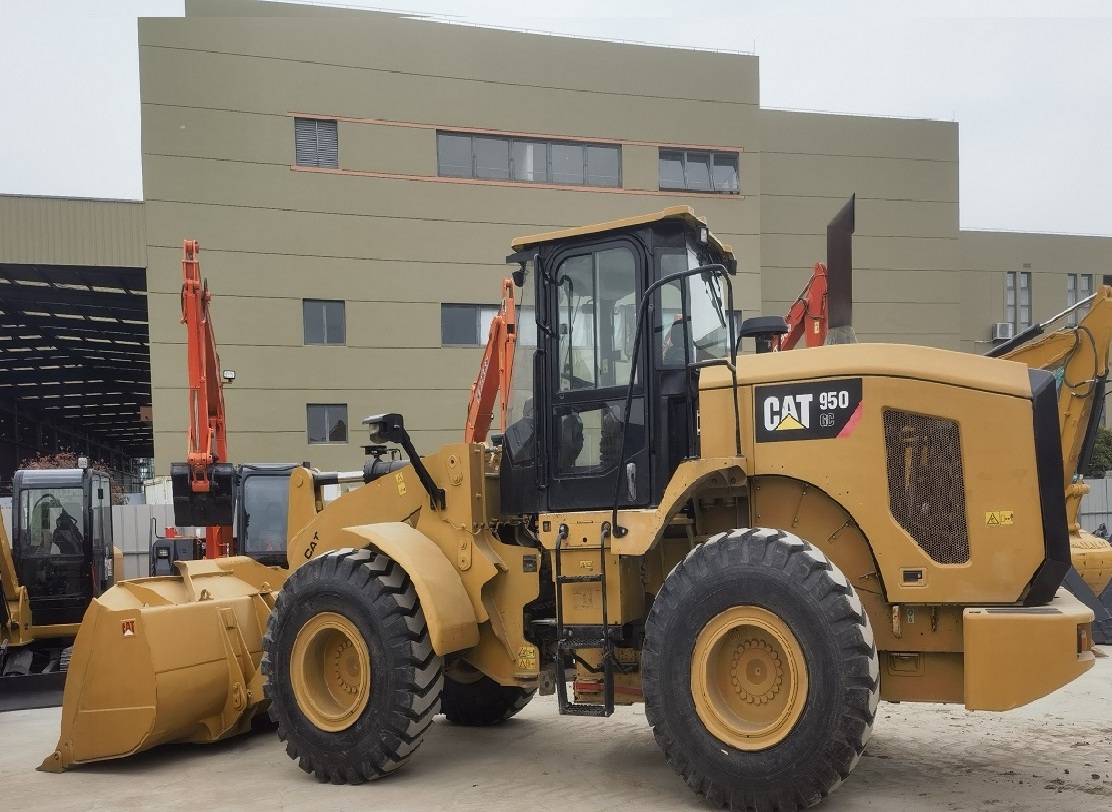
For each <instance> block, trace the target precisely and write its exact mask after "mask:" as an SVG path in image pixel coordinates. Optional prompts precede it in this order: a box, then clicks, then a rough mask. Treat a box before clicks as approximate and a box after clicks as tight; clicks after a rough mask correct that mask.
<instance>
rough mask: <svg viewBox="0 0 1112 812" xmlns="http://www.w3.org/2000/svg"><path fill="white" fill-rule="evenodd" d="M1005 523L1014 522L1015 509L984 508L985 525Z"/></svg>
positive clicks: (992, 525)
mask: <svg viewBox="0 0 1112 812" xmlns="http://www.w3.org/2000/svg"><path fill="white" fill-rule="evenodd" d="M1005 524H1015V511H1013V510H986V511H985V527H1000V526H1001V525H1005Z"/></svg>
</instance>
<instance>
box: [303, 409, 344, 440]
mask: <svg viewBox="0 0 1112 812" xmlns="http://www.w3.org/2000/svg"><path fill="white" fill-rule="evenodd" d="M305 422H306V424H307V425H308V428H309V442H310V443H346V442H347V439H348V407H347V404H346V403H309V404H307V405H306V406H305Z"/></svg>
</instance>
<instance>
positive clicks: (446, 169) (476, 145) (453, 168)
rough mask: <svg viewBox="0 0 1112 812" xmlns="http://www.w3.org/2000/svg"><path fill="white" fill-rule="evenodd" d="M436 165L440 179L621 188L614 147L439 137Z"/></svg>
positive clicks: (460, 135)
mask: <svg viewBox="0 0 1112 812" xmlns="http://www.w3.org/2000/svg"><path fill="white" fill-rule="evenodd" d="M436 163H437V171H438V172H439V174H440V175H441V176H442V177H450V178H479V179H482V180H510V181H520V182H523V183H554V184H560V185H565V186H609V187H619V186H621V185H622V152H621V147H619V146H618V145H616V144H614V145H610V144H583V143H577V142H574V141H539V140H536V139H532V138H510V137H508V136H495V135H467V134H465V133H450V132H438V133H437V134H436Z"/></svg>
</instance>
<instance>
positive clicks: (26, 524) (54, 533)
mask: <svg viewBox="0 0 1112 812" xmlns="http://www.w3.org/2000/svg"><path fill="white" fill-rule="evenodd" d="M83 502H84V500H83V493H82V490H81V488H28V489H27V490H25V491H22V492H21V493H20V494H19V518H20V532H19V537H18V538H17V539H16V545H17V546H18V547H19V548H20V553H21V554H22V555H58V554H67V555H83V554H84V549H85V537H84V527H83V526H82V507H81V506H82V504H83Z"/></svg>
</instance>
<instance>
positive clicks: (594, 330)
mask: <svg viewBox="0 0 1112 812" xmlns="http://www.w3.org/2000/svg"><path fill="white" fill-rule="evenodd" d="M646 264H647V263H646V255H645V252H644V250H643V248H642V247H641V245H640V244H639V243H638V242H637V241H635V240H633V239H628V238H616V239H615V238H611V239H608V240H605V241H600V242H598V243H594V244H587V245H577V246H573V247H569V248H568V249H566V250H564V251H561V252H558V253H556V254H554V255H553V257H552V258H551V260H550V261H549V263H548V268H550V269H552V270H551V271H550V272H549V273H548V274H547V275H546V276H547V278H546V284H545V288H546V293H547V295H546V297H545V299H546V301H545V302H544V306H545V307H546V309H547V311H548V312H547V324H548V325H549V326H550V330H549V335H548V336H547V337H546V342H547V344H548V352H546V353H545V359H546V370H545V383H546V386H545V387H544V389H545V392H544V395H545V397H544V398H543V400H544V402H545V406H546V410H545V421H544V424H545V425H544V432H545V435H546V440H547V447H548V453H547V455H546V456H547V468H548V470H547V472H546V473H547V479H548V486H549V487H548V509H549V510H551V511H569V510H599V509H605V508H608V507H611V506H612V505H613V504H614V497H615V494H617V495H618V503H619V505H621V506H643V505H647V504H648V501H649V464H648V460H649V453H648V439H647V432H646V426H648V425H649V421H648V419H647V414H646V409H647V407H648V404H647V402H646V398H645V389H644V380H645V374H644V371H645V368H646V367H645V354H644V353H641V354H639V357H638V367H639V369H638V374H637V376H636V380H635V382H634V383H633V398H632V401H631V405H630V406H629V408H628V410H627V407H626V401H627V395H628V394H629V388H630V381H631V379H632V376H631V372H632V370H633V356H634V346H633V344H634V337H635V332H636V320H637V308H638V306H639V304H640V301H641V296H642V294H643V291H644V288H645V273H646V271H645V269H646ZM623 437H624V440H623ZM623 442H624V448H623Z"/></svg>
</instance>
